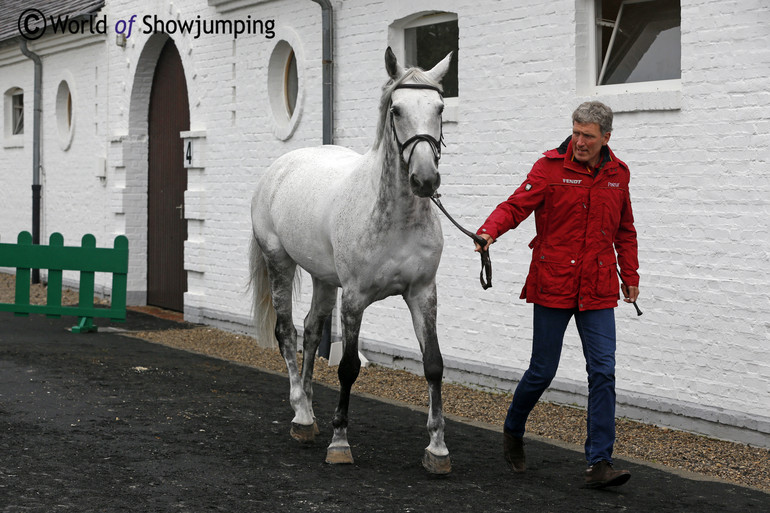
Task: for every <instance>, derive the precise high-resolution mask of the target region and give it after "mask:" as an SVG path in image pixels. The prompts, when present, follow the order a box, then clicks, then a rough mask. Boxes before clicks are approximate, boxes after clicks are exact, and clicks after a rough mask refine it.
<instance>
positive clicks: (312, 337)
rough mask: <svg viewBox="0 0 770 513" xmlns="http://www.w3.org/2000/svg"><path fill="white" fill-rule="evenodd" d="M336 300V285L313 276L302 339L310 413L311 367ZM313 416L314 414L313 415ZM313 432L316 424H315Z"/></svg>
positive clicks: (311, 395) (311, 410)
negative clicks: (308, 309)
mask: <svg viewBox="0 0 770 513" xmlns="http://www.w3.org/2000/svg"><path fill="white" fill-rule="evenodd" d="M336 301H337V287H336V286H335V285H330V284H328V283H326V282H323V281H321V280H319V279H317V278H315V277H314V278H313V301H312V302H311V304H310V311H309V312H308V314H307V316H306V317H305V332H304V335H303V341H302V388H303V390H304V391H305V397H306V398H307V402H308V406H309V407H310V413H311V414H312V413H313V367H314V365H315V356H316V351H317V350H318V345H319V344H320V342H321V335H322V333H323V327H324V321H325V320H326V318H327V317H329V315H330V314H331V313H332V310H333V309H334V305H335V303H336ZM314 418H315V416H314ZM314 429H315V434H318V426H317V425H315V427H314Z"/></svg>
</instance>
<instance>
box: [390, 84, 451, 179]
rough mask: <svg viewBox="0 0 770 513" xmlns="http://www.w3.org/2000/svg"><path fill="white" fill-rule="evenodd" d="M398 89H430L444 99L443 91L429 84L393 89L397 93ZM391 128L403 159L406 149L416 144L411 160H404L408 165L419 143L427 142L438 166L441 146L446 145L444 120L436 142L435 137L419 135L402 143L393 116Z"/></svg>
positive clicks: (411, 152) (411, 153)
mask: <svg viewBox="0 0 770 513" xmlns="http://www.w3.org/2000/svg"><path fill="white" fill-rule="evenodd" d="M396 89H430V90H432V91H436V92H437V93H438V94H439V95H440V96H441V97H442V98H443V97H444V95H443V93H442V92H441V89H439V88H438V87H436V86H432V85H429V84H399V85H397V86H396V87H394V88H393V90H394V91H395V90H396ZM390 127H391V129H392V130H393V138H394V139H395V140H396V146H398V154H399V155H400V156H401V158H402V159H403V158H404V149H406V147H407V146H409V145H410V144H412V143H414V145H412V151H410V152H409V158H408V159H406V160H404V162H406V165H407V166H409V163H410V162H411V161H412V155H413V154H414V149H415V148H416V147H417V143H419V142H420V141H425V142H426V143H428V144H429V145H430V149H431V150H432V151H433V159H434V160H435V162H436V164H438V161H439V159H440V158H441V145H442V144H443V145H444V146H446V144H444V124H443V119H442V123H441V133H440V135H439V138H438V140H436V138H435V137H433V136H432V135H430V134H417V135H413V136H412V137H410V138H409V139H407V140H406V141H404V143H401V141H399V140H398V134H397V133H396V123H395V121H393V114H392V113H391V115H390Z"/></svg>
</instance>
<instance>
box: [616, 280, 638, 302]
mask: <svg viewBox="0 0 770 513" xmlns="http://www.w3.org/2000/svg"><path fill="white" fill-rule="evenodd" d="M620 290H621V291H622V292H623V295H624V296H625V299H624V300H623V301H625V302H626V303H633V302H634V301H636V299H637V298H638V297H639V287H627V286H626V285H625V284H621V285H620Z"/></svg>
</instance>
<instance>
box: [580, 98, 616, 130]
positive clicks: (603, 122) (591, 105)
mask: <svg viewBox="0 0 770 513" xmlns="http://www.w3.org/2000/svg"><path fill="white" fill-rule="evenodd" d="M572 122H573V123H580V124H585V123H596V124H597V125H599V130H601V132H602V135H604V134H606V133H607V132H612V109H610V108H609V107H607V106H606V105H605V104H603V103H602V102H585V103H581V104H580V106H579V107H578V108H577V109H575V112H573V113H572Z"/></svg>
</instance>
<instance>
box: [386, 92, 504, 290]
mask: <svg viewBox="0 0 770 513" xmlns="http://www.w3.org/2000/svg"><path fill="white" fill-rule="evenodd" d="M396 89H430V90H433V91H436V92H437V93H438V94H439V95H441V97H442V98H443V96H444V95H443V94H442V92H441V89H439V88H438V87H435V86H432V85H429V84H399V85H397V86H396V87H394V88H393V90H394V91H395V90H396ZM393 117H394V116H393V114H391V115H390V127H391V129H392V130H393V138H394V139H395V140H396V145H397V146H398V154H399V155H400V156H401V159H402V160H403V159H404V149H405V148H406V147H407V146H409V145H410V144H412V143H414V145H413V146H412V151H410V152H409V158H408V159H406V160H404V162H406V165H407V167H408V166H409V163H410V162H411V160H412V155H413V154H414V149H415V148H416V147H417V144H418V143H420V142H422V141H425V142H426V143H428V144H429V145H430V148H431V150H433V158H434V160H435V162H436V165H438V161H439V159H440V158H441V145H442V144H443V145H444V146H446V144H444V125H443V120H442V124H441V134H440V135H439V138H438V140H436V138H435V137H433V136H432V135H430V134H417V135H413V136H412V137H410V138H409V139H407V140H406V141H405V142H404V143H403V144H402V143H401V142H400V141H399V140H398V134H397V133H396V124H395V122H394V121H393ZM440 197H441V195H440V194H438V193H436V194H434V195H433V196H431V197H430V199H431V201H433V203H435V205H436V206H437V207H438V208H439V210H441V211H442V212H443V213H444V215H445V216H447V219H449V220H450V221H451V222H452V224H454V225H455V226H456V227H457V228H458V229H459V230H460V231H461V232H463V233H464V234H465V235H467V236H468V237H470V238H471V239H473V241H474V242H475V243H476V244H478V245H479V246H481V247H482V248H484V247H485V246H486V244H487V241H486V240H484V239H483V238H482V237H481V236H479V235H476V234H475V233H473V232H471V231H469V230H466V229H465V228H463V227H462V226H460V223H458V222H457V221H455V220H454V218H453V217H452V216H450V215H449V212H447V211H446V209H445V208H444V205H442V204H441V200H439V198H440ZM479 254H480V256H481V272H480V273H479V281H480V282H481V288H483V289H484V290H486V289H488V288H489V287H491V286H492V260H491V259H490V258H489V250H488V249H482V250H481V251H479ZM485 278H486V279H485Z"/></svg>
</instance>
